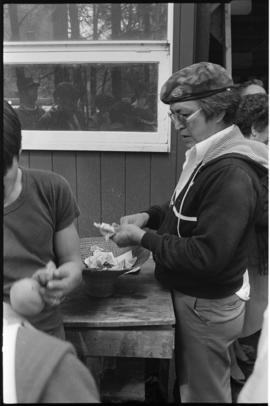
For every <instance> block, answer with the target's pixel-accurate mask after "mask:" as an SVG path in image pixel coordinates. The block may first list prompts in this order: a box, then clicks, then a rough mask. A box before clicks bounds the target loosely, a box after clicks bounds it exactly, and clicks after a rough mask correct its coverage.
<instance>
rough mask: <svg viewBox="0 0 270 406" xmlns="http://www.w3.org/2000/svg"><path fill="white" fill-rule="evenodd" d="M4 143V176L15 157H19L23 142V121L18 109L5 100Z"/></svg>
mask: <svg viewBox="0 0 270 406" xmlns="http://www.w3.org/2000/svg"><path fill="white" fill-rule="evenodd" d="M3 133H4V143H3V144H4V145H3V155H4V157H3V158H4V176H5V175H6V173H7V171H8V169H9V168H10V167H11V166H12V163H13V158H14V157H16V158H18V159H19V154H20V149H21V144H22V134H21V123H20V120H19V118H18V116H17V113H16V111H15V110H14V109H13V108H12V107H11V105H10V104H9V103H8V102H7V101H6V100H4V128H3Z"/></svg>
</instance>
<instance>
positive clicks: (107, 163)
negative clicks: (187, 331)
mask: <svg viewBox="0 0 270 406" xmlns="http://www.w3.org/2000/svg"><path fill="white" fill-rule="evenodd" d="M124 213H125V154H124V153H120V152H119V153H118V152H112V153H104V152H103V153H101V221H103V222H105V223H112V222H116V223H117V222H119V219H120V217H121V216H123V214H124Z"/></svg>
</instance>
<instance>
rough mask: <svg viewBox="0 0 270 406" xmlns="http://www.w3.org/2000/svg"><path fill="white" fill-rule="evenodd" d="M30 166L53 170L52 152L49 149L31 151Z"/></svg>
mask: <svg viewBox="0 0 270 406" xmlns="http://www.w3.org/2000/svg"><path fill="white" fill-rule="evenodd" d="M29 156H30V167H31V168H35V169H44V170H48V171H52V154H51V152H48V151H31V152H30V153H29Z"/></svg>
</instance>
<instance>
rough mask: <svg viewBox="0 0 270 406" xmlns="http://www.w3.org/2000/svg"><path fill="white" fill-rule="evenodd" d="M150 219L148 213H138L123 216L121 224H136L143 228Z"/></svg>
mask: <svg viewBox="0 0 270 406" xmlns="http://www.w3.org/2000/svg"><path fill="white" fill-rule="evenodd" d="M148 220H149V214H148V213H136V214H130V215H128V216H124V217H121V219H120V224H134V225H135V226H138V227H140V228H143V227H145V226H146V224H147V222H148Z"/></svg>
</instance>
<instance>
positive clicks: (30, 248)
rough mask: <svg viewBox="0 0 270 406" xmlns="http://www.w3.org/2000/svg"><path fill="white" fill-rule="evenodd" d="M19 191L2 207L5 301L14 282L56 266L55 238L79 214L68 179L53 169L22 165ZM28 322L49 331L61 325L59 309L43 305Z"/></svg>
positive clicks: (7, 299)
mask: <svg viewBox="0 0 270 406" xmlns="http://www.w3.org/2000/svg"><path fill="white" fill-rule="evenodd" d="M21 170H22V191H21V193H20V195H19V197H18V198H17V199H16V200H15V201H14V202H13V203H11V204H10V205H9V206H7V207H5V208H4V300H6V301H9V291H10V288H11V285H12V283H13V282H15V281H16V280H18V279H21V278H26V277H31V276H32V275H33V274H34V272H36V271H37V270H38V269H40V268H43V267H45V266H46V264H47V263H48V262H49V261H50V260H52V261H54V262H55V263H56V265H57V258H56V255H55V252H54V237H55V233H56V232H57V231H61V230H63V229H64V228H66V227H68V226H69V225H70V224H71V223H72V222H73V221H74V220H75V218H76V217H78V215H79V208H78V206H77V203H76V201H75V198H74V196H73V194H72V191H71V188H70V186H69V184H68V182H67V181H66V180H65V179H64V178H63V177H62V176H61V175H58V174H56V173H54V172H50V171H42V170H34V169H26V168H21ZM29 321H30V322H31V323H32V324H33V325H34V326H35V327H37V328H38V329H41V330H43V331H49V330H51V329H54V328H57V327H58V326H59V325H60V324H61V316H60V312H59V309H58V308H52V307H49V306H45V308H44V310H43V311H42V312H41V313H40V314H39V315H38V316H35V317H33V318H32V317H31V318H29Z"/></svg>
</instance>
